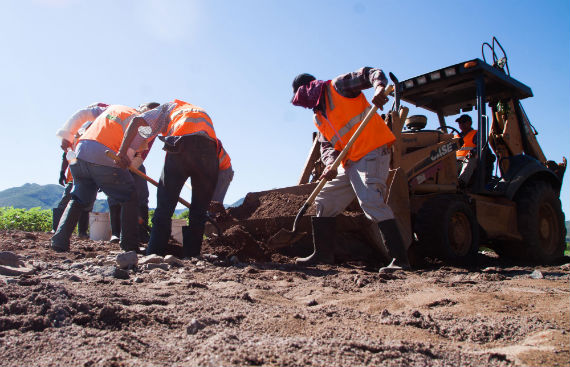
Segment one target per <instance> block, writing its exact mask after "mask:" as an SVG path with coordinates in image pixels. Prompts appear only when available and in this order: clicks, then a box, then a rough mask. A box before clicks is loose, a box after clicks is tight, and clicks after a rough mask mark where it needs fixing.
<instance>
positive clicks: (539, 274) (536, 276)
mask: <svg viewBox="0 0 570 367" xmlns="http://www.w3.org/2000/svg"><path fill="white" fill-rule="evenodd" d="M530 277H531V278H532V279H543V278H544V275H542V272H541V271H540V270H535V271H533V272H532V273H530Z"/></svg>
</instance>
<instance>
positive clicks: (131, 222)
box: [52, 159, 138, 251]
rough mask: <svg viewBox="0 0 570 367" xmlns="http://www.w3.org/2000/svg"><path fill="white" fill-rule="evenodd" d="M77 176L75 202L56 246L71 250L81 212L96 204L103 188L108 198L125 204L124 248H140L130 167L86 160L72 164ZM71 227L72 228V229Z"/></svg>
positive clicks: (54, 242) (60, 228) (54, 241)
mask: <svg viewBox="0 0 570 367" xmlns="http://www.w3.org/2000/svg"><path fill="white" fill-rule="evenodd" d="M70 169H71V174H72V175H73V190H72V191H71V201H70V202H69V204H68V205H67V208H66V209H65V212H64V214H63V217H62V220H61V221H60V224H59V226H58V228H57V231H56V233H55V235H54V236H53V237H52V247H53V248H54V249H57V250H61V251H66V249H69V240H70V237H71V233H72V232H71V231H72V230H73V228H74V227H75V224H77V219H78V213H79V212H78V211H81V210H85V208H87V207H89V206H90V205H92V203H93V202H94V201H95V199H96V198H97V191H98V190H99V189H101V191H103V192H104V193H105V194H106V195H107V196H108V197H112V198H113V199H115V200H117V201H118V202H119V203H120V204H121V241H120V244H121V248H122V249H123V250H125V251H130V250H138V238H137V218H138V211H137V195H136V191H135V185H134V182H133V177H132V176H131V174H130V172H129V171H128V170H126V169H121V168H116V167H109V166H102V165H98V164H94V163H90V162H86V161H84V160H82V159H77V162H76V163H75V164H72V165H70ZM70 227H71V231H70Z"/></svg>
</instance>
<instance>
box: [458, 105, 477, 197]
mask: <svg viewBox="0 0 570 367" xmlns="http://www.w3.org/2000/svg"><path fill="white" fill-rule="evenodd" d="M455 122H457V124H458V125H459V130H461V133H459V134H455V137H456V138H461V139H463V145H462V146H461V148H460V149H459V150H458V151H457V152H456V156H457V172H458V179H457V180H458V183H459V186H461V187H465V186H467V185H468V184H469V181H471V177H472V176H473V172H474V171H475V167H476V165H477V160H476V159H475V154H474V153H475V152H476V148H477V130H475V129H473V127H472V124H473V120H472V119H471V116H469V115H461V116H459V117H458V118H457V119H456V120H455Z"/></svg>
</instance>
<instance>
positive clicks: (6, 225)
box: [0, 207, 51, 232]
mask: <svg viewBox="0 0 570 367" xmlns="http://www.w3.org/2000/svg"><path fill="white" fill-rule="evenodd" d="M0 229H2V230H7V229H19V230H21V231H29V232H49V231H50V230H51V210H45V209H41V208H31V209H29V210H26V209H15V208H13V207H8V208H6V207H2V208H0Z"/></svg>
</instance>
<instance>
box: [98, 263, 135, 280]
mask: <svg viewBox="0 0 570 367" xmlns="http://www.w3.org/2000/svg"><path fill="white" fill-rule="evenodd" d="M101 270H102V274H101V275H103V276H104V277H110V278H115V279H129V273H128V272H127V271H125V270H123V269H119V268H117V267H116V266H107V267H105V268H102V269H101Z"/></svg>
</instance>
